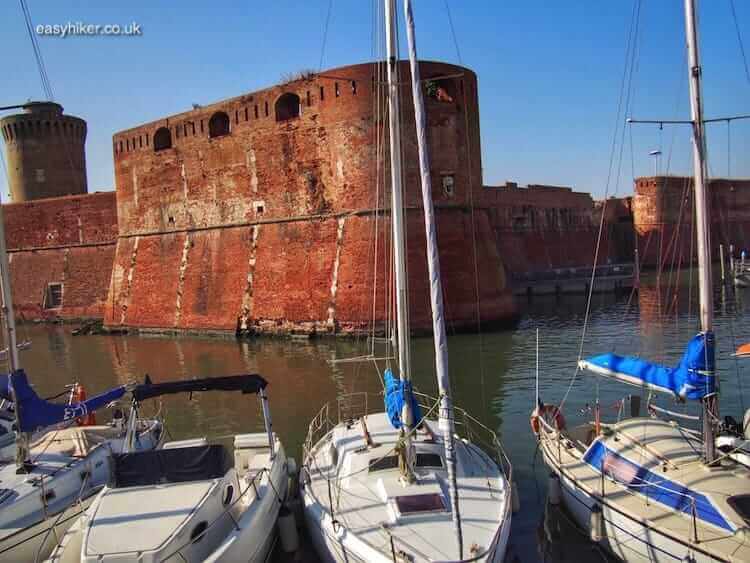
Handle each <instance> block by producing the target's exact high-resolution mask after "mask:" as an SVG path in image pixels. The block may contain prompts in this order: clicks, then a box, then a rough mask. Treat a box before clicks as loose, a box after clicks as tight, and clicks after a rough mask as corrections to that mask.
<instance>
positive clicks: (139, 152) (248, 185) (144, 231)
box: [106, 62, 514, 332]
mask: <svg viewBox="0 0 750 563" xmlns="http://www.w3.org/2000/svg"><path fill="white" fill-rule="evenodd" d="M421 65H422V68H421V71H422V76H423V77H424V78H427V79H431V80H433V81H434V84H433V86H434V85H438V86H439V87H440V88H443V89H444V91H445V92H447V93H448V94H449V95H450V96H451V97H452V100H453V101H451V102H444V101H438V100H437V99H434V98H429V97H428V102H427V106H428V137H429V142H430V150H431V155H432V172H433V197H434V199H435V202H436V205H437V207H438V212H437V213H438V218H439V219H438V220H439V224H440V233H441V234H440V246H441V256H442V255H444V256H445V258H444V260H443V274H444V278H445V281H446V287H447V289H446V295H447V298H448V310H449V313H450V314H449V317H450V320H451V322H454V323H456V324H458V325H469V324H471V323H474V322H475V320H474V319H475V318H476V316H477V313H476V304H477V296H476V290H475V285H476V284H475V282H474V265H473V264H474V263H473V256H474V252H473V243H472V238H471V237H467V236H466V234H467V229H469V228H470V226H471V220H470V218H469V217H470V215H469V206H470V204H472V203H474V202H476V201H478V199H479V198H480V196H481V192H482V188H481V155H480V147H479V121H478V102H477V90H476V76H475V75H474V73H472V72H471V71H470V70H468V69H465V68H462V67H457V66H453V65H446V64H442V63H431V62H424V63H421ZM381 72H382V69H380V68H379V67H378V66H377V65H374V64H362V65H354V66H349V67H343V68H337V69H333V70H329V71H325V72H323V73H321V74H319V75H315V76H312V77H309V78H307V79H301V80H297V81H294V82H291V83H288V84H284V85H278V86H274V87H272V88H269V89H266V90H263V91H260V92H254V93H252V94H247V95H244V96H240V97H238V98H233V99H230V100H225V101H222V102H219V103H216V104H212V105H209V106H205V107H201V108H197V109H195V110H193V111H189V112H186V113H183V114H179V115H175V116H170V117H168V118H165V119H162V120H159V121H156V122H153V123H149V124H146V125H143V126H140V127H136V128H134V129H130V130H127V131H123V132H120V133H117V134H116V135H115V136H114V138H113V150H114V158H115V177H116V184H117V206H118V218H119V233H120V237H121V238H120V241H119V243H118V247H117V256H116V259H115V265H114V270H113V276H112V280H113V281H112V286H111V290H110V301H111V302H112V304H113V310H112V314H111V315H110V314H108V315H107V318H106V322H107V324H111V325H124V326H134V327H144V328H145V327H152V328H165V329H169V328H175V327H176V328H210V329H224V330H233V329H235V328H236V327H237V325H238V324H239V325H241V327H242V328H247V329H249V330H251V331H260V332H288V331H308V332H319V331H325V332H329V331H349V330H355V329H356V330H358V329H361V328H363V327H367V326H368V324H369V323H370V321H371V317H372V300H373V299H372V295H373V263H374V259H375V251H374V245H375V242H374V241H375V238H374V236H373V233H374V231H373V228H374V224H375V217H376V215H377V213H378V211H377V210H378V209H383V208H384V207H385V208H387V207H389V198H388V196H387V195H386V194H387V193H388V187H389V184H390V181H389V172H388V170H387V162H388V155H387V148H386V147H385V144H387V134H386V133H387V131H383V127H382V124H383V123H387V115H386V114H384V113H383V109H382V108H383V107H384V105H383V104H384V98H383V94H384V91H383V88H382V85H381V81H382V75H381V74H380V73H381ZM401 76H402V80H403V82H404V86H403V105H402V110H403V116H402V119H403V124H404V139H403V145H404V153H405V159H404V163H405V167H404V168H405V192H406V193H405V200H406V203H407V205H408V206H410V207H415V209H414V210H412V211H409V213H408V215H409V225H410V234H409V251H410V253H409V265H410V300H411V303H412V310H413V313H414V316H415V319H414V325H415V328H417V329H422V328H428V327H429V324H430V323H429V317H428V316H427V315H426V311H427V309H426V308H425V307H426V305H428V301H427V299H428V295H427V285H426V278H425V275H426V262H425V258H424V234H423V227H422V226H421V225H422V218H421V210H420V209H418V206H419V205H420V203H421V196H420V192H419V175H418V174H419V171H418V163H417V159H416V132H415V129H414V121H413V113H412V105H411V99H410V90H409V88H408V86H407V83H408V80H407V78H408V66H407V65H405V64H404V65H402V67H401ZM447 76H449V77H450V78H442V77H447ZM427 88H428V85H426V89H427ZM288 94H294V95H297V96H299V100H300V104H299V108H300V110H301V114H300V115H299V116H297V117H293V118H291V119H284V120H281V121H277V119H276V112H277V111H279V110H280V111H284V110H285V109H286V110H288V109H289V107H287V106H284V105H283V104H277V102H279V100H284V99H287V98H285V97H284V96H285V95H288ZM321 94H322V95H321ZM293 106H294V108H296V107H297V106H296V104H293ZM294 108H292V109H294ZM378 108H380V109H378ZM218 112H223V113H224V114H226V116H227V117H228V118H229V134H227V135H223V136H218V137H213V138H212V137H210V135H209V130H210V129H211V122H212V118H214V119H215V116H216V115H218ZM256 112H257V113H256ZM162 128H165V129H167V130H168V131H169V136H170V137H171V147H170V148H165V149H163V150H158V151H157V150H154V140H155V135H157V131H159V130H160V129H162ZM163 133H164V131H162V133H161V134H163ZM384 168H386V170H383V169H384ZM474 217H475V223H476V225H478V227H476V228H477V229H480V227H481V234H480V235H478V237H477V241H478V245H479V246H478V251H477V254H478V258H479V274H480V278H479V285H480V297H483V298H484V301H482V306H483V308H484V306H485V302H486V304H487V309H486V314H485V313H484V312H483V316H485V317H486V318H485V319H484V320H486V321H500V320H503V319H507V318H508V317H509V316H512V315H513V313H514V307H513V304H512V301H511V298H510V294H509V292H508V290H507V288H506V286H505V280H504V276H503V270H502V262H501V260H500V256H499V254H498V252H497V248H496V247H495V245H494V244H492V236H491V232H490V229H489V219H488V217H487V215H486V211H485V210H483V209H479V208H476V209H475V214H474ZM379 223H380V226H379V230H380V232H381V234H382V236H381V237H380V238H379V253H380V263H379V269H380V270H381V271H383V272H384V271H385V269H386V268H387V263H386V261H385V253H384V250H383V249H384V246H385V240H384V237H385V236H386V235H387V234H388V233H389V229H390V221H389V216H388V214H387V213H386V214H385V215H380V219H379ZM469 230H470V229H469ZM135 240H137V241H138V246H137V248H136V244H135ZM186 240H187V241H188V242H187V246H186V243H185V241H186ZM488 240H489V241H490V242H489V243H488V242H487V241H488ZM126 241H132V242H126ZM469 259H471V260H469ZM378 280H379V281H378V288H379V290H377V291H376V294H377V295H378V301H379V303H378V305H377V307H376V309H375V310H376V315H375V316H376V322H377V323H380V324H382V322H383V320H384V318H385V317H386V316H387V314H386V305H385V294H384V292H383V287H384V286H385V281H386V280H385V278H384V275H383V274H382V273H379V274H378ZM480 301H481V299H480ZM123 313H124V314H123Z"/></svg>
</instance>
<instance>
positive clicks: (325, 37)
mask: <svg viewBox="0 0 750 563" xmlns="http://www.w3.org/2000/svg"><path fill="white" fill-rule="evenodd" d="M22 1H23V0H22ZM332 7H333V0H328V12H327V13H326V23H325V26H324V27H323V43H322V45H321V46H320V61H319V62H318V72H321V71H322V70H323V55H324V54H325V51H326V41H327V40H328V24H329V23H330V22H331V8H332Z"/></svg>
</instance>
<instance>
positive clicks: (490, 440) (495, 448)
mask: <svg viewBox="0 0 750 563" xmlns="http://www.w3.org/2000/svg"><path fill="white" fill-rule="evenodd" d="M414 395H415V396H416V397H417V399H418V401H419V406H420V407H421V408H422V409H423V410H424V411H425V412H429V410H430V409H433V408H434V406H435V405H436V404H437V402H438V399H436V398H435V397H432V396H430V395H426V394H424V393H419V392H417V391H414ZM453 424H454V428H455V431H456V434H457V435H458V437H459V438H463V439H466V440H467V441H469V442H470V443H472V444H474V445H476V446H479V447H480V448H481V449H482V451H484V453H486V454H487V455H488V456H489V457H490V458H491V459H492V461H494V462H495V464H497V466H498V467H499V468H500V469H501V470H502V471H503V474H504V475H505V477H506V479H507V480H508V482H511V480H512V473H513V466H512V464H511V462H510V457H509V456H508V454H507V453H506V452H505V450H504V449H503V446H502V443H501V442H500V439H499V438H498V437H497V433H496V432H495V431H494V430H492V429H490V428H488V427H487V426H486V425H484V424H482V423H481V422H479V420H477V419H476V418H474V417H473V416H471V415H470V414H469V413H468V412H466V410H464V409H462V408H461V407H457V406H455V405H454V406H453Z"/></svg>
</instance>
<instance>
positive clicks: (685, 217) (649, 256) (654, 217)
mask: <svg viewBox="0 0 750 563" xmlns="http://www.w3.org/2000/svg"><path fill="white" fill-rule="evenodd" d="M708 194H709V210H710V218H711V247H712V248H711V250H712V253H713V257H714V259H715V260H718V259H719V245H720V244H721V245H724V250H725V252H728V249H729V245H730V244H731V245H734V246H735V248H736V249H737V250H736V254H738V253H739V251H740V250H742V249H745V250H748V249H750V180H748V179H725V178H714V179H710V180H709V184H708ZM693 207H694V198H693V182H692V178H688V177H682V176H656V177H645V178H638V179H637V180H636V182H635V196H634V198H633V222H634V227H635V231H636V236H637V240H638V250H639V253H640V255H641V260H642V261H643V263H644V265H647V266H658V265H661V267H662V268H670V267H678V266H682V267H685V266H687V265H688V264H689V262H690V255H691V249H692V253H693V256H694V257H695V253H696V248H695V244H694V243H693V242H692V241H693V238H694V236H695V235H694V230H693V216H694V210H693ZM693 263H694V262H693Z"/></svg>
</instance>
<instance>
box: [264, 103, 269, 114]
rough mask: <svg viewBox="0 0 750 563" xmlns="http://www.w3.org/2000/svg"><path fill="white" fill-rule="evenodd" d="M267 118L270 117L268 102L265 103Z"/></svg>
mask: <svg viewBox="0 0 750 563" xmlns="http://www.w3.org/2000/svg"><path fill="white" fill-rule="evenodd" d="M264 105H265V109H266V117H268V101H266V102H265V104H264Z"/></svg>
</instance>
